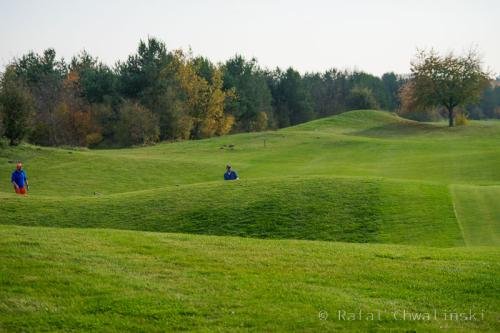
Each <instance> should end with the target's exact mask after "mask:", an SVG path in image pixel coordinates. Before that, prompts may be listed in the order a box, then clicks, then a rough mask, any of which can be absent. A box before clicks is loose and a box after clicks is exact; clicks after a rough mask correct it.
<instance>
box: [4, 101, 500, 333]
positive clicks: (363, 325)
mask: <svg viewBox="0 0 500 333" xmlns="http://www.w3.org/2000/svg"><path fill="white" fill-rule="evenodd" d="M499 142H500V122H498V121H477V122H474V121H473V122H471V124H470V125H469V126H465V127H456V128H448V127H446V124H444V123H418V122H413V121H408V120H404V119H401V118H398V117H397V116H395V115H393V114H390V113H387V112H380V111H353V112H347V113H344V114H341V115H338V116H334V117H330V118H326V119H320V120H316V121H313V122H309V123H306V124H302V125H299V126H295V127H291V128H287V129H283V130H279V131H271V132H262V133H248V134H238V135H231V136H225V137H220V138H213V139H208V140H200V141H186V142H177V143H162V144H158V145H156V146H152V147H138V148H131V149H115V150H85V149H83V150H81V149H80V150H79V149H54V148H41V147H34V146H30V145H23V146H20V147H16V148H0V175H3V176H2V177H0V260H1V261H0V262H1V264H0V272H1V273H0V288H1V290H2V292H1V293H0V331H1V330H6V331H23V330H26V331H31V330H47V331H54V330H55V331H70V330H88V331H91V330H104V331H123V330H129V331H165V330H167V331H169V330H186V329H188V330H189V329H192V330H201V331H213V330H223V331H235V330H254V331H290V330H299V331H318V330H327V331H332V330H340V329H345V330H347V331H353V330H354V331H370V330H372V331H373V330H374V331H377V330H380V331H384V330H386V331H387V330H389V329H395V330H403V331H404V330H417V331H463V332H469V331H492V332H494V331H498V330H500V327H499V325H498V322H499V318H500V314H499V312H498V311H499V302H498V297H496V295H497V294H498V293H499V285H500V282H499V278H498V276H499V264H498V262H500V247H499V246H500V210H499V205H498V198H499V196H500V190H499V189H500V167H499V166H500V150H499V149H498V148H499ZM19 159H20V160H23V162H24V164H25V167H26V170H27V172H28V175H29V177H30V184H31V186H30V188H31V191H30V194H29V195H28V196H27V197H19V196H17V195H15V194H13V193H12V190H11V185H10V184H9V178H8V175H9V174H10V172H11V171H12V169H13V166H14V164H13V162H15V161H17V160H19ZM228 162H230V163H232V164H233V166H234V167H235V169H236V170H237V171H238V172H239V174H240V177H241V180H240V181H237V182H224V181H222V180H221V178H222V173H223V171H224V166H225V164H226V163H228ZM127 230H128V231H127ZM148 232H149V233H148ZM155 232H156V233H155ZM158 232H159V233H158ZM174 233H175V234H174ZM235 236H237V237H235ZM258 238H260V239H258ZM262 239H266V240H262ZM354 243H358V244H354ZM344 308H345V310H351V311H359V310H362V311H378V310H380V311H382V314H383V318H382V320H381V321H375V322H371V321H367V320H355V321H353V322H345V321H339V320H338V319H337V320H336V319H335V315H336V311H338V310H342V309H344ZM431 309H436V310H437V311H457V312H464V311H468V310H469V309H473V310H474V311H483V310H484V311H485V317H484V319H482V320H479V321H463V320H460V321H453V320H452V321H449V320H448V321H446V320H443V319H442V318H441V319H440V320H431V321H397V320H394V318H392V319H391V311H394V310H407V311H412V312H420V313H422V312H426V311H430V310H431ZM320 310H324V311H327V312H328V313H329V317H328V318H327V320H320V319H319V318H318V312H319V311H320Z"/></svg>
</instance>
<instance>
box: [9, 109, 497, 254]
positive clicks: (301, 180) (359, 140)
mask: <svg viewBox="0 0 500 333" xmlns="http://www.w3.org/2000/svg"><path fill="white" fill-rule="evenodd" d="M264 140H265V145H264ZM498 140H500V123H498V122H477V123H473V124H472V125H471V126H469V127H465V128H454V129H448V128H446V127H445V126H442V125H436V124H419V123H415V122H410V121H405V120H402V119H401V118H397V117H395V116H393V115H391V114H389V113H385V112H373V111H371V112H370V111H355V112H349V113H346V114H342V115H340V116H335V117H331V118H327V119H321V120H317V121H314V122H310V123H307V124H303V125H300V126H296V127H294V128H289V129H285V130H281V131H277V132H266V133H258V134H255V133H254V134H241V135H234V136H227V137H222V138H215V139H211V140H201V141H189V142H181V143H176V144H161V145H157V146H154V147H147V148H140V149H122V150H103V151H74V150H73V151H72V150H60V149H46V148H34V147H29V146H26V147H24V148H21V149H16V150H9V149H7V150H4V151H1V152H0V171H1V172H2V174H8V173H9V170H10V168H12V165H11V164H8V163H5V161H7V160H16V159H18V158H20V159H23V160H24V161H25V162H26V165H27V169H28V172H29V175H30V179H31V184H32V186H31V188H32V191H31V195H30V197H29V198H27V200H24V201H23V202H22V203H21V204H20V202H19V201H18V199H19V198H16V197H15V196H14V195H13V194H12V193H10V192H6V193H3V194H2V193H0V198H2V199H0V200H2V206H1V207H0V211H1V212H2V214H1V215H0V223H3V224H10V223H16V224H27V225H33V224H37V225H59V226H75V225H80V226H90V227H100V226H106V227H113V228H123V229H142V230H156V231H182V232H196V233H205V234H218V235H242V236H258V237H272V238H290V237H291V238H305V239H325V240H345V241H361V242H366V241H369V242H387V243H391V242H392V243H404V244H426V245H438V246H453V245H459V244H460V243H463V239H462V240H460V239H457V237H458V238H463V237H461V236H460V235H461V233H460V228H459V224H458V223H456V220H455V219H454V218H453V217H452V214H453V213H452V210H453V200H452V196H451V195H450V193H449V190H448V186H449V185H450V184H466V185H495V184H499V182H500V168H498V167H497V166H498V165H499V164H500V153H499V152H498V149H496V148H497V144H498ZM229 144H233V145H234V146H235V147H234V149H230V148H228V146H227V145H229ZM2 160H3V162H2ZM228 161H231V162H233V163H234V164H235V167H236V169H237V170H238V171H239V172H240V175H241V176H242V178H243V179H248V180H249V181H248V182H242V186H241V187H238V186H234V191H233V190H229V189H228V187H227V186H226V185H227V184H223V183H222V182H220V178H221V172H222V171H221V169H222V168H223V166H224V164H225V163H226V162H228ZM332 176H334V177H335V178H332ZM319 177H322V178H323V179H320V178H319ZM346 177H347V178H346ZM398 181H399V183H398ZM1 183H2V187H1V188H3V189H5V191H9V185H8V179H7V177H4V178H2V179H1ZM176 185H179V186H176ZM193 186H194V187H193ZM138 191H141V192H138ZM95 192H98V193H100V194H102V195H100V196H99V198H94V197H93V194H94V193H95ZM478 202H482V201H481V200H479V201H478ZM374 203H376V205H373V206H371V204H374ZM460 204H461V203H460V202H458V201H457V202H455V205H460ZM20 205H22V207H23V219H22V220H21V221H19V219H17V218H16V215H17V212H18V211H19V206H20ZM481 209H483V210H486V211H487V210H488V209H489V208H488V207H487V206H483V208H481ZM457 210H459V211H460V214H461V215H464V214H465V215H467V216H468V217H467V216H465V217H463V219H464V220H467V219H469V220H472V219H474V213H475V211H474V208H471V209H461V208H460V207H457ZM242 212H244V214H242ZM42 216H43V217H44V218H41V217H42ZM130 216H133V217H134V218H133V219H132V218H127V217H130ZM366 220H370V221H372V224H373V225H372V226H371V227H370V228H368V231H367V230H364V229H363V228H361V227H360V226H361V225H362V224H363V223H365V221H366ZM221 221H222V222H221ZM490 224H491V223H490ZM493 224H494V225H497V224H498V221H497V220H495V219H493ZM436 226H437V227H436ZM462 229H464V228H462ZM490 229H491V228H490V227H489V226H488V225H485V230H490ZM353 230H354V231H356V230H358V231H359V232H357V233H356V232H353ZM464 230H465V232H468V229H464ZM495 230H496V229H495ZM457 235H458V236H457ZM486 244H491V242H487V243H486Z"/></svg>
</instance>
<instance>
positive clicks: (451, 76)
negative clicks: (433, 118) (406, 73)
mask: <svg viewBox="0 0 500 333" xmlns="http://www.w3.org/2000/svg"><path fill="white" fill-rule="evenodd" d="M411 79H412V80H413V82H414V88H415V100H416V103H417V104H419V105H421V106H428V107H432V106H444V107H445V108H446V110H447V112H448V123H449V126H450V127H452V126H454V110H455V107H457V106H465V105H466V104H468V103H474V102H477V101H478V100H479V98H480V96H481V92H482V91H483V89H484V88H485V87H486V86H487V84H488V82H489V75H488V74H487V73H486V72H484V71H483V70H482V68H481V60H480V58H479V57H478V55H477V53H476V52H474V51H469V52H468V53H467V54H465V55H464V56H454V55H453V54H451V53H450V54H448V55H446V56H440V55H438V54H437V53H436V52H434V51H429V52H427V51H420V52H419V53H418V54H417V57H416V60H415V61H413V62H412V64H411Z"/></svg>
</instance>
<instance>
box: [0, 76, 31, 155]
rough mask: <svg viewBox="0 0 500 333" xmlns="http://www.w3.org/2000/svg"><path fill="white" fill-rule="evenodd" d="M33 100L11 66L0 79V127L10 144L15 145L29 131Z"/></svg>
mask: <svg viewBox="0 0 500 333" xmlns="http://www.w3.org/2000/svg"><path fill="white" fill-rule="evenodd" d="M32 109H33V100H32V97H31V95H30V93H29V91H28V89H27V87H25V86H24V84H23V82H22V81H21V80H19V78H18V77H17V75H16V73H15V70H14V68H13V67H12V66H9V67H7V69H6V71H5V73H4V74H3V75H2V78H1V81H0V113H1V117H0V119H1V120H2V125H3V126H2V127H3V128H4V132H5V136H6V137H7V138H8V139H9V142H10V145H12V146H13V145H17V144H18V143H19V142H20V141H21V140H22V139H23V138H24V137H25V135H26V134H27V133H28V131H29V126H28V125H29V120H30V116H31V112H32Z"/></svg>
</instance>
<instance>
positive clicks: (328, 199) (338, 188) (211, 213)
mask: <svg viewBox="0 0 500 333" xmlns="http://www.w3.org/2000/svg"><path fill="white" fill-rule="evenodd" d="M2 206H3V207H2V211H3V215H2V217H0V222H1V223H3V224H18V225H31V226H58V227H75V226H78V227H92V228H99V227H103V228H116V229H133V230H147V231H163V232H186V233H196V234H211V235H232V236H246V237H259V238H293V239H311V240H330V241H344V242H361V243H365V242H372V243H398V244H419V245H430V246H457V245H463V244H464V243H463V239H462V235H461V233H460V229H459V228H458V224H457V223H456V220H455V215H454V212H453V206H452V201H451V196H450V195H449V192H448V188H447V187H446V186H443V185H437V184H421V183H416V182H400V181H388V180H382V179H353V178H331V177H330V178H329V177H296V178H278V179H256V180H242V181H239V182H229V183H224V182H221V181H219V182H209V183H203V184H197V185H183V186H178V187H173V188H166V189H157V190H146V191H139V192H128V193H123V194H113V195H109V196H98V197H92V198H88V197H78V198H69V199H61V198H45V199H39V200H32V198H31V197H29V198H23V197H15V196H11V197H6V198H4V199H3V205H2ZM19 211H22V212H23V213H22V219H18V218H17V216H18V214H19ZM436 221H439V222H438V223H436Z"/></svg>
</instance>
